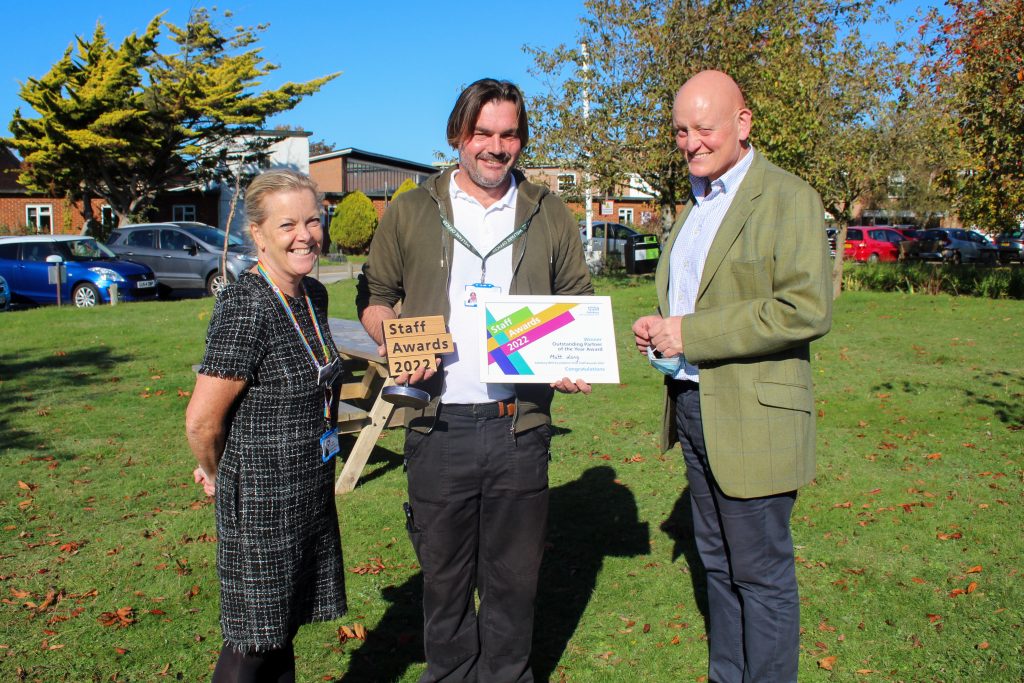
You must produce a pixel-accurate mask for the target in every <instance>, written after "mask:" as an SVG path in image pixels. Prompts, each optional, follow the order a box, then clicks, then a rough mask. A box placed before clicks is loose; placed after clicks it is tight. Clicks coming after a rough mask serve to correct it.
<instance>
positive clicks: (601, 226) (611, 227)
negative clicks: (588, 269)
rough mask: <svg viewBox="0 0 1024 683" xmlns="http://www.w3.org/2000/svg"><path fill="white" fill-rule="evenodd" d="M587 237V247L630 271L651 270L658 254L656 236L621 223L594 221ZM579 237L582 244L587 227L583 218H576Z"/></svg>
mask: <svg viewBox="0 0 1024 683" xmlns="http://www.w3.org/2000/svg"><path fill="white" fill-rule="evenodd" d="M591 236H592V239H591V248H592V249H593V250H594V251H595V252H597V253H599V254H606V255H607V259H608V262H609V263H615V264H616V265H618V266H619V267H625V268H627V270H630V272H637V273H640V272H648V271H650V270H653V269H654V268H655V267H656V266H657V263H658V257H659V256H661V242H660V241H659V240H658V237H657V235H649V234H645V233H642V232H638V231H636V230H634V229H633V228H630V227H628V226H625V225H623V224H622V223H608V222H606V221H594V222H593V223H592V224H591ZM580 239H581V240H583V244H584V247H586V243H587V227H586V224H585V223H584V222H583V221H580ZM627 250H631V253H627ZM630 266H632V268H630Z"/></svg>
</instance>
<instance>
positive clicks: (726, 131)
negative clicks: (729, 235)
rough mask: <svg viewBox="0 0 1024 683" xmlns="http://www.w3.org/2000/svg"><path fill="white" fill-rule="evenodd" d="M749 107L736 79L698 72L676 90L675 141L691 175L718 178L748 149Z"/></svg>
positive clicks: (717, 72) (673, 115)
mask: <svg viewBox="0 0 1024 683" xmlns="http://www.w3.org/2000/svg"><path fill="white" fill-rule="evenodd" d="M750 120H751V114H750V110H749V109H747V105H746V102H745V101H744V99H743V93H742V91H740V88H739V86H738V85H736V81H734V80H733V79H732V78H730V77H729V75H728V74H725V73H722V72H721V71H701V72H700V73H699V74H697V75H696V76H694V77H693V78H691V79H690V80H688V81H686V83H685V84H683V87H681V88H680V89H679V92H678V93H676V99H675V103H674V104H673V106H672V123H673V125H674V126H675V129H676V144H677V145H678V146H679V150H680V151H681V152H682V153H683V155H684V156H685V157H686V162H687V164H689V166H690V173H691V174H692V175H695V176H698V177H701V178H707V179H709V180H712V181H714V180H717V179H718V178H720V177H721V176H722V175H723V174H725V173H726V172H728V171H729V169H731V168H732V167H733V166H735V165H736V164H737V163H738V162H739V161H740V159H742V158H743V157H744V156H746V154H747V153H748V152H749V145H748V143H747V138H748V137H749V136H750Z"/></svg>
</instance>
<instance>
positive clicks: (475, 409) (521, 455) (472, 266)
mask: <svg viewBox="0 0 1024 683" xmlns="http://www.w3.org/2000/svg"><path fill="white" fill-rule="evenodd" d="M527 139H528V125H527V119H526V109H525V104H524V102H523V96H522V93H521V92H520V91H519V89H518V88H517V87H516V86H515V85H513V84H511V83H508V82H506V81H495V80H493V79H483V80H480V81H477V82H476V83H473V84H472V85H470V86H469V87H468V88H467V89H466V90H465V91H463V93H462V94H461V95H460V96H459V98H458V101H457V102H456V104H455V108H454V109H453V110H452V113H451V116H450V117H449V119H448V142H449V143H450V144H451V145H452V147H453V148H455V149H456V150H458V152H459V164H458V166H456V167H454V168H451V169H448V170H447V171H445V172H443V173H441V174H439V175H437V176H433V177H431V178H429V179H427V180H426V181H425V182H424V183H423V184H422V185H421V186H420V187H419V188H417V189H415V190H411V191H409V192H406V193H404V194H402V195H401V196H400V197H398V198H397V199H396V200H395V201H394V202H393V203H392V205H391V206H390V207H389V208H388V210H387V212H385V214H384V217H383V220H382V221H381V224H380V226H379V227H378V228H377V232H376V234H375V235H374V237H373V242H372V244H371V245H370V255H369V257H368V258H367V261H366V265H365V266H364V268H363V277H362V278H361V281H360V283H359V290H358V294H357V300H356V303H357V306H358V309H359V318H360V320H361V321H362V323H363V326H364V327H365V328H366V331H367V332H368V333H369V334H370V336H372V337H373V338H374V340H376V341H377V343H378V344H380V343H382V341H383V336H382V329H381V325H382V323H383V322H384V321H385V320H389V319H391V318H394V317H396V313H395V305H396V304H397V303H398V302H399V301H401V304H402V305H401V310H402V317H419V316H425V315H443V316H444V318H445V321H446V323H447V325H448V328H449V332H450V333H451V334H452V337H453V339H454V341H455V352H454V353H452V354H446V355H445V356H443V357H442V358H441V361H442V362H441V366H440V369H439V371H437V372H434V371H423V370H418V371H417V372H416V373H414V374H413V375H411V376H409V375H400V376H399V377H398V378H397V381H398V382H399V383H402V382H405V381H409V382H410V383H411V384H414V385H417V386H419V387H420V388H423V389H425V390H426V391H428V392H429V393H430V394H431V396H432V397H433V400H432V401H431V403H430V404H429V405H428V406H427V407H426V408H425V409H423V410H421V411H409V410H408V409H407V418H408V421H407V425H408V427H409V429H408V430H407V431H406V436H405V459H406V464H407V467H408V478H409V504H408V506H407V507H406V527H407V528H408V530H409V536H410V538H411V539H412V543H413V546H414V548H415V549H416V556H417V558H418V559H419V562H420V566H421V567H422V569H423V621H424V627H423V631H424V633H423V641H424V649H425V651H426V658H427V669H426V671H425V672H424V674H423V676H422V677H421V678H420V681H421V683H428V682H430V681H446V682H448V681H452V682H454V681H480V682H481V683H484V682H487V681H490V682H493V683H516V682H518V683H523V682H527V681H532V680H533V674H532V672H531V670H530V665H529V659H530V649H531V641H532V636H533V614H534V598H535V596H536V592H537V577H538V573H539V570H540V562H541V557H542V555H543V550H544V533H545V529H546V524H547V515H548V498H549V490H548V460H549V458H550V456H549V453H548V449H549V446H550V440H551V432H550V422H551V415H550V408H551V399H552V395H553V391H554V390H558V391H562V392H565V393H578V392H583V393H587V392H589V391H590V386H589V385H588V384H586V382H583V381H581V380H576V381H570V380H569V379H568V378H564V379H562V380H561V381H559V382H556V383H554V384H552V385H550V386H548V385H544V384H485V383H483V382H481V381H480V370H479V368H480V360H479V351H480V348H479V347H480V345H479V336H478V335H479V334H480V333H481V332H482V331H483V330H482V327H481V324H480V323H479V321H478V319H477V314H476V305H477V301H478V298H477V294H480V293H483V292H485V291H486V292H492V293H498V294H534V295H552V294H554V295H570V296H573V295H586V294H592V293H593V287H592V286H591V284H590V275H589V272H588V270H587V266H586V262H585V261H584V257H583V246H582V241H581V240H580V234H579V228H578V227H577V225H576V222H575V220H573V217H572V214H570V213H569V210H568V208H567V207H566V206H565V204H563V203H562V201H561V200H560V199H558V197H556V196H554V195H553V194H550V193H549V192H548V190H547V188H545V187H541V186H539V185H534V184H532V183H529V182H527V181H526V179H525V178H524V177H523V175H522V174H521V173H519V172H518V171H514V170H513V166H514V165H515V162H516V160H517V159H518V157H519V152H520V150H521V149H522V147H523V146H525V145H526V142H527ZM385 351H386V349H384V348H383V346H382V348H381V353H382V354H383V353H384V352H385ZM408 413H412V414H408ZM475 594H479V599H480V607H479V610H477V608H476V604H475Z"/></svg>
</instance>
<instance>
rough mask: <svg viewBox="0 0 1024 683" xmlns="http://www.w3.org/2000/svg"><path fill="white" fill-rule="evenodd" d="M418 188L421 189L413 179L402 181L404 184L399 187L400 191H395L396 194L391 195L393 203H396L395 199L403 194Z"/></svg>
mask: <svg viewBox="0 0 1024 683" xmlns="http://www.w3.org/2000/svg"><path fill="white" fill-rule="evenodd" d="M417 187H419V185H417V184H416V181H414V180H413V179H412V178H406V179H405V180H403V181H402V184H401V185H399V186H398V189H397V190H395V193H394V194H393V195H391V201H395V197H397V196H398V195H400V194H402V193H403V192H408V191H409V190H415V189H416V188H417Z"/></svg>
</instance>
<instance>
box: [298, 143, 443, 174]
mask: <svg viewBox="0 0 1024 683" xmlns="http://www.w3.org/2000/svg"><path fill="white" fill-rule="evenodd" d="M339 157H348V158H350V159H358V160H360V161H371V162H375V163H378V164H388V165H390V166H399V167H401V168H407V169H409V170H413V171H419V172H420V173H436V172H437V169H436V168H435V167H434V166H432V165H430V164H421V163H419V162H416V161H409V160H408V159H399V158H398V157H390V156H387V155H384V154H375V153H373V152H367V151H366V150H362V149H357V148H355V147H346V148H345V149H336V150H334V151H333V152H328V153H326V154H318V155H316V156H311V157H310V158H309V163H311V164H312V163H316V162H318V161H327V160H329V159H337V158H339Z"/></svg>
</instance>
